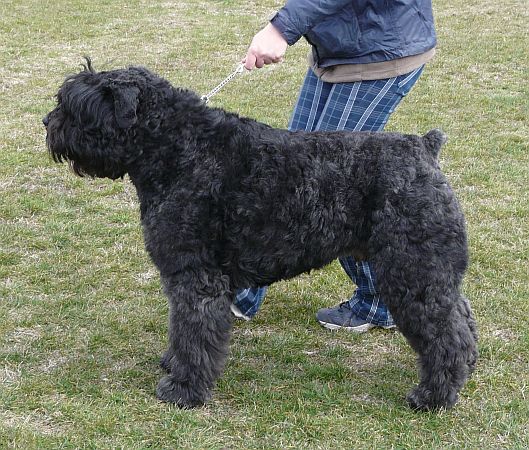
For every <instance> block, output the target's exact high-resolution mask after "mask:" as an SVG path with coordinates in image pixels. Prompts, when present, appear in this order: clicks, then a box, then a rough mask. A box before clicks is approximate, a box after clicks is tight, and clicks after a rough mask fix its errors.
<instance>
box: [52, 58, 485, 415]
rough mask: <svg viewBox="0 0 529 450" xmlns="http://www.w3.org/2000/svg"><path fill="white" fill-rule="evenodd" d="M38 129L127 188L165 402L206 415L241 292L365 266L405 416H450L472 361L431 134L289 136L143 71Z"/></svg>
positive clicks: (107, 84)
mask: <svg viewBox="0 0 529 450" xmlns="http://www.w3.org/2000/svg"><path fill="white" fill-rule="evenodd" d="M57 99H58V105H57V107H56V108H55V109H54V110H53V111H51V112H50V113H49V114H48V115H47V116H46V118H45V119H44V124H45V125H46V127H47V145H48V148H49V151H50V153H51V155H52V157H53V159H54V160H55V161H57V162H61V161H63V160H67V161H69V162H70V164H71V166H72V168H73V170H74V171H75V173H76V174H78V175H89V176H92V177H108V178H111V179H116V178H119V177H122V176H124V175H125V174H126V173H128V174H129V176H130V179H131V180H132V183H134V185H135V187H136V189H137V193H138V197H139V200H140V205H141V221H142V225H143V230H144V236H145V245H146V248H147V250H148V252H149V254H150V256H151V258H152V260H153V261H154V263H155V264H156V266H157V267H158V269H159V271H160V274H161V279H162V282H163V286H164V289H165V293H166V295H167V297H168V298H169V304H170V326H169V349H168V350H167V352H166V353H165V355H164V357H163V358H162V366H163V367H164V368H165V369H166V370H167V371H168V375H166V376H165V377H163V378H162V379H161V381H160V383H159V385H158V389H157V394H158V397H159V398H160V399H162V400H165V401H168V402H174V403H176V404H178V405H179V406H181V407H193V406H197V405H200V404H203V403H204V402H205V401H206V400H207V399H208V398H209V395H210V390H211V389H212V388H213V386H214V383H215V380H216V379H217V378H218V377H219V376H220V375H221V373H222V371H223V367H224V363H225V360H226V356H227V353H228V343H229V336H230V330H231V322H232V319H231V312H230V304H231V303H232V301H233V300H234V292H235V291H236V289H238V288H245V287H249V286H262V285H267V284H270V283H273V282H275V281H278V280H281V279H286V278H291V277H294V276H296V275H298V274H300V273H302V272H306V271H309V270H311V269H314V268H319V267H322V266H324V265H325V264H327V263H329V262H330V261H332V260H334V259H335V258H337V257H340V256H345V255H354V256H357V257H358V258H368V259H369V261H371V262H372V263H373V265H374V269H375V271H376V274H377V279H378V280H379V286H378V287H379V290H380V293H381V295H382V298H383V299H384V301H385V303H386V304H387V306H388V307H389V310H390V312H391V314H392V316H393V318H394V320H395V322H396V324H397V326H398V328H399V329H400V331H401V332H402V333H403V334H404V336H405V337H406V338H407V340H408V342H409V343H410V345H411V346H412V347H413V349H414V350H415V351H416V352H417V353H418V355H419V364H420V374H421V381H420V384H419V385H418V386H417V387H416V388H415V389H414V390H412V392H411V393H410V394H409V396H408V402H409V404H410V405H411V406H412V407H413V408H417V409H431V408H438V407H450V406H452V405H453V404H454V403H455V402H456V401H457V394H458V391H459V390H460V389H461V387H462V386H463V384H464V383H465V380H466V379H467V377H468V375H469V374H470V373H471V372H472V369H473V367H474V365H475V362H476V358H477V351H476V340H477V336H476V328H475V323H474V320H473V318H472V313H471V310H470V306H469V304H468V301H467V300H466V299H465V298H464V297H463V296H462V295H461V293H460V285H461V280H462V278H463V274H464V272H465V269H466V267H467V258H468V257H467V242H466V234H465V224H464V218H463V215H462V213H461V210H460V208H459V206H458V203H457V201H456V198H455V196H454V193H453V192H452V190H451V189H450V187H449V185H448V182H447V181H446V179H445V177H444V176H443V174H442V173H441V171H440V169H439V165H438V162H437V156H438V152H439V149H440V147H441V145H442V144H443V142H444V135H443V134H442V133H441V132H439V131H436V130H434V131H430V132H429V133H428V134H426V135H425V136H423V137H420V136H413V135H402V134H397V133H371V132H357V133H350V132H318V133H306V132H289V131H286V130H278V129H273V128H271V127H269V126H267V125H264V124H262V123H259V122H256V121H254V120H251V119H246V118H241V117H238V116H237V115H235V114H230V113H227V112H225V111H223V110H221V109H214V108H209V107H207V106H206V105H205V104H204V103H203V102H202V101H201V99H200V98H199V97H198V96H197V95H195V94H194V93H192V92H189V91H186V90H182V89H176V88H174V87H172V86H171V85H170V84H169V83H168V82H167V81H166V80H164V79H162V78H160V77H158V76H156V75H154V74H153V73H151V72H149V71H148V70H146V69H144V68H140V67H131V68H129V69H124V70H114V71H109V72H99V73H98V72H96V71H94V70H93V68H92V66H91V64H90V62H88V65H87V66H86V67H85V68H84V70H83V71H82V72H81V73H79V74H77V75H74V76H71V77H69V78H67V79H66V81H65V82H64V84H63V85H62V87H61V88H60V90H59V93H58V95H57Z"/></svg>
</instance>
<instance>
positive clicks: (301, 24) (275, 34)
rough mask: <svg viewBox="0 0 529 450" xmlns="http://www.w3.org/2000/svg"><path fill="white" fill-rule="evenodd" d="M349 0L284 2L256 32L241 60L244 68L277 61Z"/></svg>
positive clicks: (296, 0)
mask: <svg viewBox="0 0 529 450" xmlns="http://www.w3.org/2000/svg"><path fill="white" fill-rule="evenodd" d="M350 3H351V0H288V1H287V3H286V4H285V6H284V7H283V8H281V9H280V10H279V11H278V12H277V14H276V15H275V16H274V17H273V18H272V19H271V21H270V23H269V24H268V25H267V26H266V27H264V28H263V29H262V30H261V31H259V33H257V34H256V35H255V36H254V38H253V40H252V43H251V44H250V47H249V48H248V51H247V52H246V57H245V58H244V59H243V63H244V67H246V69H248V70H252V69H253V68H254V67H257V68H258V69H260V68H261V67H263V66H264V65H265V64H272V63H277V62H279V61H281V59H282V58H283V56H284V55H285V52H286V49H287V47H288V46H289V45H293V44H295V43H296V42H297V41H298V40H299V39H300V38H301V36H303V35H304V34H305V33H307V32H308V31H309V30H310V29H311V28H313V27H314V26H315V25H316V24H317V23H318V22H320V21H322V20H323V19H324V18H325V17H327V16H331V15H333V14H336V13H338V12H339V11H341V10H342V9H343V8H345V7H346V6H347V5H348V4H350Z"/></svg>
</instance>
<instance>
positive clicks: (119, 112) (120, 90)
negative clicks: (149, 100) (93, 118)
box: [110, 81, 140, 128]
mask: <svg viewBox="0 0 529 450" xmlns="http://www.w3.org/2000/svg"><path fill="white" fill-rule="evenodd" d="M110 89H111V91H112V96H113V97H114V114H115V117H116V122H117V124H118V126H119V127H120V128H130V127H132V126H133V125H134V124H135V123H136V122H137V120H138V118H137V117H136V109H137V107H138V96H139V94H140V90H139V89H138V88H137V87H136V86H134V85H133V84H132V83H126V82H120V81H112V82H111V83H110Z"/></svg>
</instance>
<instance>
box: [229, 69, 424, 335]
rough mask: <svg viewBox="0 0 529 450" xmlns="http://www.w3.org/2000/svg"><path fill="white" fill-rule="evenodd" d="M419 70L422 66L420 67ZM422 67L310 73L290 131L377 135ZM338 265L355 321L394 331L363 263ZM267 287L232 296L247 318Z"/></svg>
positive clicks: (347, 260)
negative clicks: (343, 79)
mask: <svg viewBox="0 0 529 450" xmlns="http://www.w3.org/2000/svg"><path fill="white" fill-rule="evenodd" d="M423 67H424V66H423ZM423 67H419V68H418V69H416V70H414V71H412V72H410V73H408V74H405V75H400V76H398V77H394V78H389V79H383V80H370V81H359V82H355V83H336V84H335V83H326V82H324V81H321V80H320V79H319V78H318V77H317V76H316V75H315V74H314V72H313V71H312V70H311V69H309V71H308V72H307V75H306V76H305V80H304V82H303V86H302V87H301V90H300V93H299V96H298V100H297V103H296V106H295V108H294V111H293V113H292V116H291V118H290V122H289V125H288V128H289V130H293V131H294V130H305V131H337V130H349V131H380V130H382V129H383V128H384V126H385V125H386V123H387V121H388V119H389V117H390V115H391V114H392V113H393V112H394V111H395V108H396V107H397V105H398V104H399V103H400V101H401V100H402V98H403V97H404V96H405V95H406V94H407V93H408V92H409V91H410V89H411V88H412V87H413V85H414V84H415V82H416V81H417V79H418V78H419V76H420V75H421V72H422V69H423ZM340 264H341V265H342V267H343V269H344V270H345V272H346V273H347V275H348V276H349V277H350V278H351V280H352V281H353V282H354V283H355V284H356V286H357V288H356V290H355V292H354V294H353V296H352V297H351V298H350V299H349V304H350V305H351V308H352V310H353V312H354V313H355V314H356V315H357V317H359V318H361V319H363V320H366V321H368V322H370V323H373V324H375V325H380V326H389V325H393V318H392V317H391V314H390V313H389V311H388V309H387V307H386V305H385V304H384V303H383V301H382V300H381V298H380V295H379V293H378V292H377V289H376V276H375V273H374V272H373V270H372V268H371V266H370V264H369V263H368V262H367V261H356V260H355V259H354V258H353V257H352V256H349V257H346V258H340ZM266 291H267V287H266V286H264V287H251V288H247V289H242V290H240V291H238V292H237V295H236V299H235V305H236V306H237V307H238V308H239V310H240V311H241V312H242V313H243V314H245V315H246V316H248V317H253V316H254V315H255V314H256V313H257V311H258V310H259V308H260V306H261V303H262V302H263V299H264V296H265V294H266Z"/></svg>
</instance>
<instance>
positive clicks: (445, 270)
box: [374, 239, 477, 410]
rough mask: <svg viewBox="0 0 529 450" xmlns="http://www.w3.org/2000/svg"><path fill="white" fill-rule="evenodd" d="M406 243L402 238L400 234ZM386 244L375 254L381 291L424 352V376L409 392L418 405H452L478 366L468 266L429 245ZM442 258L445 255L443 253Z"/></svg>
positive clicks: (424, 407) (416, 347)
mask: <svg viewBox="0 0 529 450" xmlns="http://www.w3.org/2000/svg"><path fill="white" fill-rule="evenodd" d="M400 242H401V244H402V239H401V240H400ZM412 247H413V245H411V244H409V243H408V245H405V246H404V247H402V248H405V252H403V253H402V254H399V252H398V251H397V250H396V249H395V248H390V247H389V246H388V247H386V251H381V252H380V253H378V254H377V255H376V256H375V258H374V267H375V271H376V273H377V276H378V279H379V286H378V288H379V290H380V293H381V297H382V299H383V300H384V302H385V303H386V304H387V306H388V308H389V310H390V312H391V315H392V316H393V318H394V320H395V323H396V324H397V326H398V328H399V330H400V331H401V332H402V334H403V335H404V336H405V337H406V339H407V340H408V342H409V343H410V345H411V346H412V348H413V349H414V350H415V351H416V352H417V354H418V356H419V361H418V362H419V369H420V376H421V380H420V383H419V385H418V386H417V387H416V388H415V389H413V390H412V391H411V392H410V394H409V395H408V398H407V400H408V403H409V405H410V406H411V407H412V408H414V409H419V410H429V409H437V408H441V407H445V408H449V407H451V406H453V405H454V404H455V403H456V401H457V396H458V392H459V391H460V390H461V388H462V387H463V385H464V383H465V381H466V379H467V378H468V376H469V374H470V373H471V372H472V370H473V369H474V366H475V364H476V359H477V348H476V341H477V333H476V325H475V322H474V318H473V317H472V312H471V310H470V306H469V304H468V301H467V300H466V298H464V297H463V296H462V295H461V294H460V292H459V283H460V281H461V280H460V278H461V276H462V272H460V273H459V274H458V273H457V270H456V269H455V268H454V267H453V266H452V267H451V266H450V263H449V262H448V261H446V259H445V260H444V261H443V262H442V263H441V264H440V265H439V263H440V262H441V261H439V259H437V260H436V261H435V262H434V258H431V257H432V254H430V253H429V252H428V250H427V249H426V248H424V247H423V248H421V249H419V248H412ZM441 259H442V258H441Z"/></svg>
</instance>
